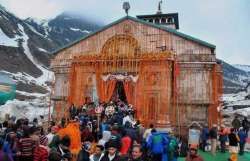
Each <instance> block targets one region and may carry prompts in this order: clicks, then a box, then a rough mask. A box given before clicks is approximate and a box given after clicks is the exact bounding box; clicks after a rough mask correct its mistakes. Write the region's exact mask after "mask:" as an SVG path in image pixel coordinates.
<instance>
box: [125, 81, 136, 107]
mask: <svg viewBox="0 0 250 161" xmlns="http://www.w3.org/2000/svg"><path fill="white" fill-rule="evenodd" d="M123 86H124V90H125V94H126V98H127V101H128V103H129V104H133V93H134V87H133V82H132V81H123Z"/></svg>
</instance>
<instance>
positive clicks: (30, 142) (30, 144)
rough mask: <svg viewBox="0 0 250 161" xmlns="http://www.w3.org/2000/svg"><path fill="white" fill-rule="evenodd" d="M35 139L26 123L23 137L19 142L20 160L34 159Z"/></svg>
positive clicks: (30, 160)
mask: <svg viewBox="0 0 250 161" xmlns="http://www.w3.org/2000/svg"><path fill="white" fill-rule="evenodd" d="M34 145H35V144H34V139H32V138H31V137H30V128H29V126H27V125H25V126H24V127H23V137H22V138H21V139H20V140H19V142H18V150H17V151H18V152H17V155H18V156H19V158H18V159H19V161H33V148H34Z"/></svg>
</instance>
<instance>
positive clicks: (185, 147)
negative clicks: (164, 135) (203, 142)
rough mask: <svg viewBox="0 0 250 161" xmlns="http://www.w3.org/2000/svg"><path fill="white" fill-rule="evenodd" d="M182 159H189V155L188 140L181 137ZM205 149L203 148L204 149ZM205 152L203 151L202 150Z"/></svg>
mask: <svg viewBox="0 0 250 161" xmlns="http://www.w3.org/2000/svg"><path fill="white" fill-rule="evenodd" d="M179 144H180V155H179V156H180V157H187V154H188V148H189V147H188V140H187V137H181V139H180V143H179ZM202 148H203V147H202ZM202 150H203V149H202Z"/></svg>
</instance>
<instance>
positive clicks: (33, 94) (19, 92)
mask: <svg viewBox="0 0 250 161" xmlns="http://www.w3.org/2000/svg"><path fill="white" fill-rule="evenodd" d="M16 93H18V94H21V95H24V96H34V97H38V98H39V97H44V96H45V95H46V94H41V93H30V92H24V91H19V90H16Z"/></svg>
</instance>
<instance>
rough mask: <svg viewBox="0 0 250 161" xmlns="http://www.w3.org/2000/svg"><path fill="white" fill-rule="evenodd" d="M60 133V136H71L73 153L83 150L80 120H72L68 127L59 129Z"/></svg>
mask: <svg viewBox="0 0 250 161" xmlns="http://www.w3.org/2000/svg"><path fill="white" fill-rule="evenodd" d="M58 135H59V136H60V138H63V137H64V136H66V135H67V136H69V138H70V147H69V148H70V151H71V153H73V154H78V153H79V151H80V150H81V147H82V145H81V132H80V130H79V123H78V122H71V123H69V124H68V125H67V127H66V128H63V129H61V130H59V131H58Z"/></svg>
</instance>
